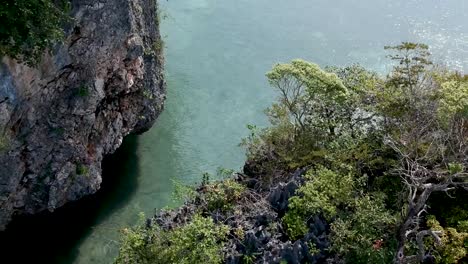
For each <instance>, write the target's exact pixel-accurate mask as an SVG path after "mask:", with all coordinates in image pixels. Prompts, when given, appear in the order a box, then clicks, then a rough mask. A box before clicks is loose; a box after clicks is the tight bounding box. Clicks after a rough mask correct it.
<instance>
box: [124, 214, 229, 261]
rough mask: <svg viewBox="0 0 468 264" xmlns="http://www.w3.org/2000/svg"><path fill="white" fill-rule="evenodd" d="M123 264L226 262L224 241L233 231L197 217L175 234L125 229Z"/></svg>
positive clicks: (156, 227)
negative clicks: (223, 257) (223, 251)
mask: <svg viewBox="0 0 468 264" xmlns="http://www.w3.org/2000/svg"><path fill="white" fill-rule="evenodd" d="M122 232H123V240H122V242H121V247H120V252H119V256H118V258H117V260H116V263H119V264H127V263H128V264H146V263H148V264H149V263H152V264H159V263H160V264H166V263H180V264H192V263H206V264H217V263H221V262H222V260H223V259H222V252H221V251H222V249H223V241H224V240H225V239H226V237H227V234H228V232H229V228H228V227H227V226H225V225H222V224H215V223H214V222H213V219H211V218H210V217H202V216H200V215H194V216H193V219H192V220H191V221H190V222H189V223H187V224H185V225H183V226H180V227H177V228H175V229H172V230H163V229H161V228H159V227H158V226H153V227H151V228H150V229H146V228H143V227H137V228H135V229H124V230H123V231H122Z"/></svg>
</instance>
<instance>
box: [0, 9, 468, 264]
mask: <svg viewBox="0 0 468 264" xmlns="http://www.w3.org/2000/svg"><path fill="white" fill-rule="evenodd" d="M160 6H161V8H162V10H163V14H164V17H165V19H164V21H163V23H162V32H163V36H164V39H165V44H166V51H165V52H166V61H167V80H168V96H167V97H168V100H167V104H166V110H165V111H164V113H163V114H162V115H161V116H160V118H159V119H158V121H157V123H156V125H155V126H154V128H153V129H152V130H150V131H149V132H147V133H146V134H144V135H142V136H132V137H129V138H127V139H126V140H125V143H124V145H123V146H122V148H121V149H120V150H119V151H118V153H117V154H115V155H114V156H112V157H110V158H109V159H107V160H106V163H105V167H104V184H103V189H102V190H101V191H100V192H99V193H98V194H96V195H95V196H93V197H89V198H87V199H85V200H84V201H81V202H79V203H76V204H71V205H69V206H67V207H66V208H64V209H61V210H58V211H57V212H56V213H54V214H53V215H50V214H44V215H41V216H36V217H33V218H25V219H20V220H19V221H16V222H15V223H14V225H13V226H12V228H11V229H10V231H9V232H8V233H7V236H8V239H3V238H5V235H4V236H3V238H2V239H1V240H2V241H3V242H1V243H2V244H1V245H0V247H1V250H2V254H4V253H3V252H5V254H7V255H8V254H12V255H16V256H17V257H19V258H21V257H23V258H28V259H30V260H35V261H34V262H30V263H80V264H81V263H83V264H84V263H86V264H87V263H90V264H93V263H111V262H112V260H113V259H114V258H115V256H116V253H117V242H116V241H117V240H118V230H119V229H120V228H122V227H123V226H127V225H133V224H135V223H136V222H137V220H138V213H139V212H144V213H146V214H148V215H149V214H152V213H153V212H154V210H155V209H158V208H162V207H164V206H167V205H170V204H171V203H172V201H171V193H172V189H173V184H172V180H178V181H180V182H183V183H189V184H190V183H195V182H197V181H199V180H200V177H201V174H202V173H203V172H206V171H208V172H213V171H215V170H216V169H217V168H218V167H220V166H222V167H225V168H231V169H239V168H240V167H241V166H242V163H243V159H244V155H243V151H242V149H240V148H239V147H238V143H239V142H240V140H241V138H242V137H244V136H245V135H246V134H247V130H246V128H245V127H246V124H252V123H253V124H257V125H265V124H266V119H265V117H264V115H263V109H265V108H266V107H267V106H268V105H269V104H270V103H271V102H272V100H273V98H274V94H273V92H272V90H271V89H270V88H268V85H267V84H266V81H265V77H264V74H265V72H266V71H268V70H269V69H270V68H271V66H272V65H273V64H274V63H276V62H286V61H289V60H291V59H295V58H304V59H307V60H310V61H313V62H316V63H318V64H320V65H347V64H351V63H361V64H363V65H364V66H366V67H369V68H371V69H374V70H376V71H378V72H381V73H384V72H385V71H386V70H387V69H388V61H387V60H386V58H385V53H384V50H383V46H385V45H389V44H397V43H399V42H401V41H414V42H423V43H426V44H429V45H431V47H432V52H433V53H434V57H435V59H436V60H439V61H445V62H446V63H447V66H449V67H450V68H454V69H457V70H460V71H465V72H467V71H468V22H467V21H468V2H466V0H443V1H441V0H334V1H330V0H290V1H284V0H231V1H226V0H169V1H163V0H161V1H160ZM5 241H7V242H6V243H5ZM11 263H22V262H21V261H20V262H11Z"/></svg>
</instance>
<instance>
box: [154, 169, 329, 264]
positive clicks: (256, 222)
mask: <svg viewBox="0 0 468 264" xmlns="http://www.w3.org/2000/svg"><path fill="white" fill-rule="evenodd" d="M250 165H253V163H250V164H248V166H250ZM244 169H245V168H244ZM306 171H307V169H305V168H304V169H298V170H296V171H295V172H294V173H284V174H283V175H282V176H283V177H281V179H282V180H279V181H278V179H277V180H276V181H274V182H270V185H271V186H270V188H263V187H261V188H258V187H259V186H260V184H254V185H252V184H251V183H252V179H254V176H255V175H253V174H250V175H247V174H246V172H248V173H251V172H252V170H244V173H243V174H240V173H239V174H235V175H234V180H235V181H236V182H238V183H240V184H242V185H243V186H246V187H247V188H246V190H245V191H244V193H243V195H242V197H241V198H240V199H239V200H238V201H237V202H235V204H234V206H233V209H232V210H228V211H225V210H220V209H219V208H216V209H209V206H207V204H206V200H207V199H206V196H205V195H206V193H207V192H209V191H208V189H207V188H205V187H204V186H203V185H201V186H200V187H198V188H197V189H196V195H194V196H195V198H194V199H192V200H189V201H187V202H185V203H184V205H183V206H181V207H179V208H175V209H173V210H163V211H160V212H157V213H156V215H155V216H153V217H152V218H149V219H147V222H146V228H148V229H147V230H150V232H154V229H151V227H152V226H153V225H156V226H157V227H158V228H162V229H163V230H172V229H175V228H177V227H181V226H183V225H185V224H186V223H188V222H190V221H191V218H192V217H193V215H194V214H197V213H198V214H201V215H203V216H209V217H211V218H212V219H213V221H214V222H215V223H220V224H221V223H222V224H224V225H227V226H228V227H229V229H230V230H231V232H230V234H229V235H228V238H227V241H223V243H224V246H223V252H222V254H223V256H224V260H223V263H226V264H243V263H259V264H260V263H269V264H270V263H271V264H281V263H285V262H286V263H291V264H302V263H312V264H315V263H335V262H333V260H332V257H333V256H331V254H330V253H329V252H328V248H329V246H330V241H329V239H328V237H329V233H330V225H329V224H328V223H327V221H326V220H325V219H324V218H323V217H322V216H320V215H315V216H311V217H310V219H309V220H308V221H307V225H308V227H309V230H308V231H307V233H306V234H305V235H304V237H302V238H300V239H296V240H293V239H291V238H290V237H289V236H288V234H287V232H286V230H285V228H286V227H285V226H284V224H283V221H282V217H283V216H284V215H285V213H286V212H287V210H288V205H289V198H290V197H292V196H293V195H296V190H297V189H298V188H299V187H300V186H301V185H302V184H303V183H304V175H305V173H306ZM257 179H258V180H261V178H257ZM249 186H250V187H249ZM240 230H241V231H240ZM240 234H241V235H240ZM220 243H221V241H220ZM311 246H313V247H311Z"/></svg>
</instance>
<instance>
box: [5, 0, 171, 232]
mask: <svg viewBox="0 0 468 264" xmlns="http://www.w3.org/2000/svg"><path fill="white" fill-rule="evenodd" d="M71 2H72V11H71V14H72V17H73V18H74V20H73V21H72V22H71V24H70V25H68V26H67V27H66V28H67V29H66V39H65V41H64V43H63V44H60V45H57V46H56V47H54V49H53V50H52V51H51V53H50V54H49V53H47V54H44V56H43V59H42V61H41V63H40V64H39V65H38V66H37V67H35V68H30V67H28V66H26V65H24V64H21V63H18V62H17V61H14V60H11V59H9V58H3V60H2V61H1V63H0V164H1V166H0V208H1V210H0V229H3V228H4V227H5V226H6V224H7V223H8V222H9V221H10V219H11V217H12V215H13V214H25V213H27V214H34V213H37V212H40V211H43V210H50V211H53V210H55V209H56V208H58V207H60V206H62V205H64V204H65V203H67V202H69V201H73V200H77V199H80V198H81V197H83V196H85V195H89V194H92V193H94V192H96V191H97V190H98V189H99V187H100V184H101V181H102V178H101V161H102V159H103V157H104V156H105V155H107V154H109V153H112V152H114V151H115V150H116V149H117V148H118V147H119V146H120V144H121V143H122V139H123V137H124V136H126V135H128V134H129V133H140V132H144V131H146V130H147V129H149V128H150V127H151V125H152V124H153V122H154V120H155V119H156V117H157V116H158V115H159V113H160V112H161V111H162V109H163V102H164V98H165V83H164V79H163V58H162V54H160V51H159V50H154V49H153V48H152V47H154V43H155V42H158V41H160V34H159V29H158V21H157V20H156V19H157V15H156V12H157V10H156V8H157V7H156V2H155V1H154V0H112V1H111V0H100V1H98V2H97V3H96V1H90V0H72V1H71Z"/></svg>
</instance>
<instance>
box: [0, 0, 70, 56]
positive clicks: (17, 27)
mask: <svg viewBox="0 0 468 264" xmlns="http://www.w3.org/2000/svg"><path fill="white" fill-rule="evenodd" d="M69 6H70V4H69V2H68V1H67V0H59V1H53V0H15V1H10V0H2V1H1V4H0V20H1V21H2V26H1V27H0V57H3V56H5V55H7V56H10V57H12V58H14V59H19V60H22V61H24V62H26V63H28V64H30V65H34V64H36V63H37V62H38V61H39V59H40V57H41V55H42V53H43V52H44V50H45V49H47V48H49V47H51V45H53V44H54V43H55V42H57V41H59V40H61V39H62V38H63V30H62V24H63V23H64V22H65V21H67V20H68V19H69V18H68V16H67V15H66V14H67V12H68V9H69Z"/></svg>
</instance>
